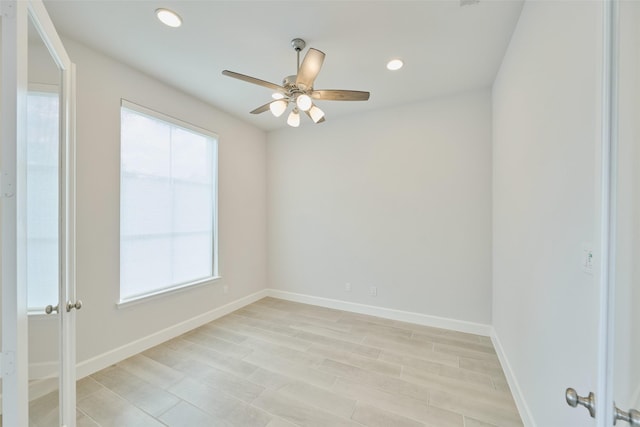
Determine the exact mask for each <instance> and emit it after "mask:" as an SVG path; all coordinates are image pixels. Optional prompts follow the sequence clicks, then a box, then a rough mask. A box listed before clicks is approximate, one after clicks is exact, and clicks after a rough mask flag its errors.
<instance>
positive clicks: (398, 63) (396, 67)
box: [387, 59, 404, 71]
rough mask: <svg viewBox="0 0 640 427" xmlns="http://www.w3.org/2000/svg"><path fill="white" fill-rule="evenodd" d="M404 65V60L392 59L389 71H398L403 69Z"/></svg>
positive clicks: (388, 67) (388, 63) (388, 65)
mask: <svg viewBox="0 0 640 427" xmlns="http://www.w3.org/2000/svg"><path fill="white" fill-rule="evenodd" d="M403 65H404V62H402V59H392V60H391V61H389V62H387V69H388V70H391V71H396V70H399V69H400V68H402V66H403Z"/></svg>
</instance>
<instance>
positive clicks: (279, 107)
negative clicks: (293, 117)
mask: <svg viewBox="0 0 640 427" xmlns="http://www.w3.org/2000/svg"><path fill="white" fill-rule="evenodd" d="M269 109H270V110H271V112H272V113H273V115H274V116H276V117H280V116H281V115H282V113H284V111H285V110H286V109H287V101H284V100H282V99H279V100H277V101H273V102H272V103H271V104H269Z"/></svg>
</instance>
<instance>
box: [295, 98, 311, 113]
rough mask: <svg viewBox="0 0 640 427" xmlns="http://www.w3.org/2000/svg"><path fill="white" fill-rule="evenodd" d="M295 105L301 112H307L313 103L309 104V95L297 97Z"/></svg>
mask: <svg viewBox="0 0 640 427" xmlns="http://www.w3.org/2000/svg"><path fill="white" fill-rule="evenodd" d="M296 105H297V106H298V108H299V109H300V110H302V111H308V110H309V108H311V106H312V105H313V103H312V102H311V98H309V95H305V94H302V95H299V96H298V98H297V99H296Z"/></svg>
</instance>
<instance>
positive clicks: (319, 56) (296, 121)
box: [222, 38, 369, 127]
mask: <svg viewBox="0 0 640 427" xmlns="http://www.w3.org/2000/svg"><path fill="white" fill-rule="evenodd" d="M291 46H292V47H293V49H294V50H295V51H296V53H297V57H298V62H297V64H298V70H297V74H295V75H292V76H287V77H285V78H284V79H283V80H282V86H280V85H277V84H275V83H270V82H267V81H264V80H260V79H256V78H255V77H250V76H245V75H244V74H240V73H236V72H233V71H229V70H224V71H223V72H222V74H224V75H225V76H229V77H233V78H234V79H238V80H243V81H245V82H248V83H253V84H256V85H259V86H263V87H266V88H269V89H271V90H273V91H274V93H273V95H272V97H273V98H274V100H273V101H270V102H267V103H266V104H264V105H261V106H260V107H258V108H256V109H255V110H253V111H251V114H260V113H264V112H265V111H267V110H271V112H272V113H273V115H274V116H276V117H280V116H281V115H282V114H283V113H284V112H285V111H286V110H287V107H288V106H289V105H290V104H291V105H293V109H292V111H291V113H290V114H289V117H288V119H287V123H288V124H289V125H290V126H293V127H298V126H299V125H300V111H302V112H304V113H305V114H306V115H307V116H309V118H311V120H313V121H314V123H322V122H324V121H325V119H324V112H323V111H322V110H321V109H320V108H318V106H317V105H315V104H314V103H313V101H314V100H317V101H366V100H368V99H369V92H362V91H357V90H335V89H330V90H328V89H318V90H316V89H314V88H313V82H314V81H315V80H316V77H317V76H318V73H319V72H320V68H321V67H322V63H323V62H324V56H325V55H324V53H323V52H321V51H319V50H317V49H314V48H309V50H308V51H307V54H306V55H305V57H304V59H303V61H302V64H301V63H300V52H301V51H302V49H304V47H305V46H306V43H305V41H304V40H302V39H298V38H296V39H293V40H291Z"/></svg>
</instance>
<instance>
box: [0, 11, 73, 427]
mask: <svg viewBox="0 0 640 427" xmlns="http://www.w3.org/2000/svg"><path fill="white" fill-rule="evenodd" d="M1 7H2V21H1V25H2V86H1V87H0V89H1V90H0V93H1V96H2V104H1V109H0V112H1V114H2V116H1V121H2V140H1V143H2V151H1V161H2V166H1V186H2V188H1V193H0V194H1V196H2V198H1V203H2V362H3V366H2V379H3V384H2V421H3V424H4V425H7V426H27V425H32V424H33V422H37V425H47V426H49V425H50V426H55V425H63V426H75V323H74V322H75V316H76V314H75V313H76V311H77V307H79V304H76V299H75V281H74V271H75V267H74V259H75V256H74V245H73V242H74V228H73V224H74V192H73V189H74V185H73V170H74V158H73V137H74V135H73V129H74V122H73V118H74V111H73V99H74V95H75V94H74V67H73V64H72V63H71V62H70V60H69V57H68V56H67V54H66V52H65V50H64V47H63V46H62V43H61V41H60V38H59V37H58V35H57V34H56V32H55V28H54V27H53V24H52V23H51V20H50V19H49V16H48V14H47V12H46V9H45V7H44V5H43V4H42V2H41V1H40V0H29V1H5V0H3V1H2V2H1ZM47 306H49V308H48V309H47V308H46V307H47ZM47 312H48V313H49V314H46V313H47Z"/></svg>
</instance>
